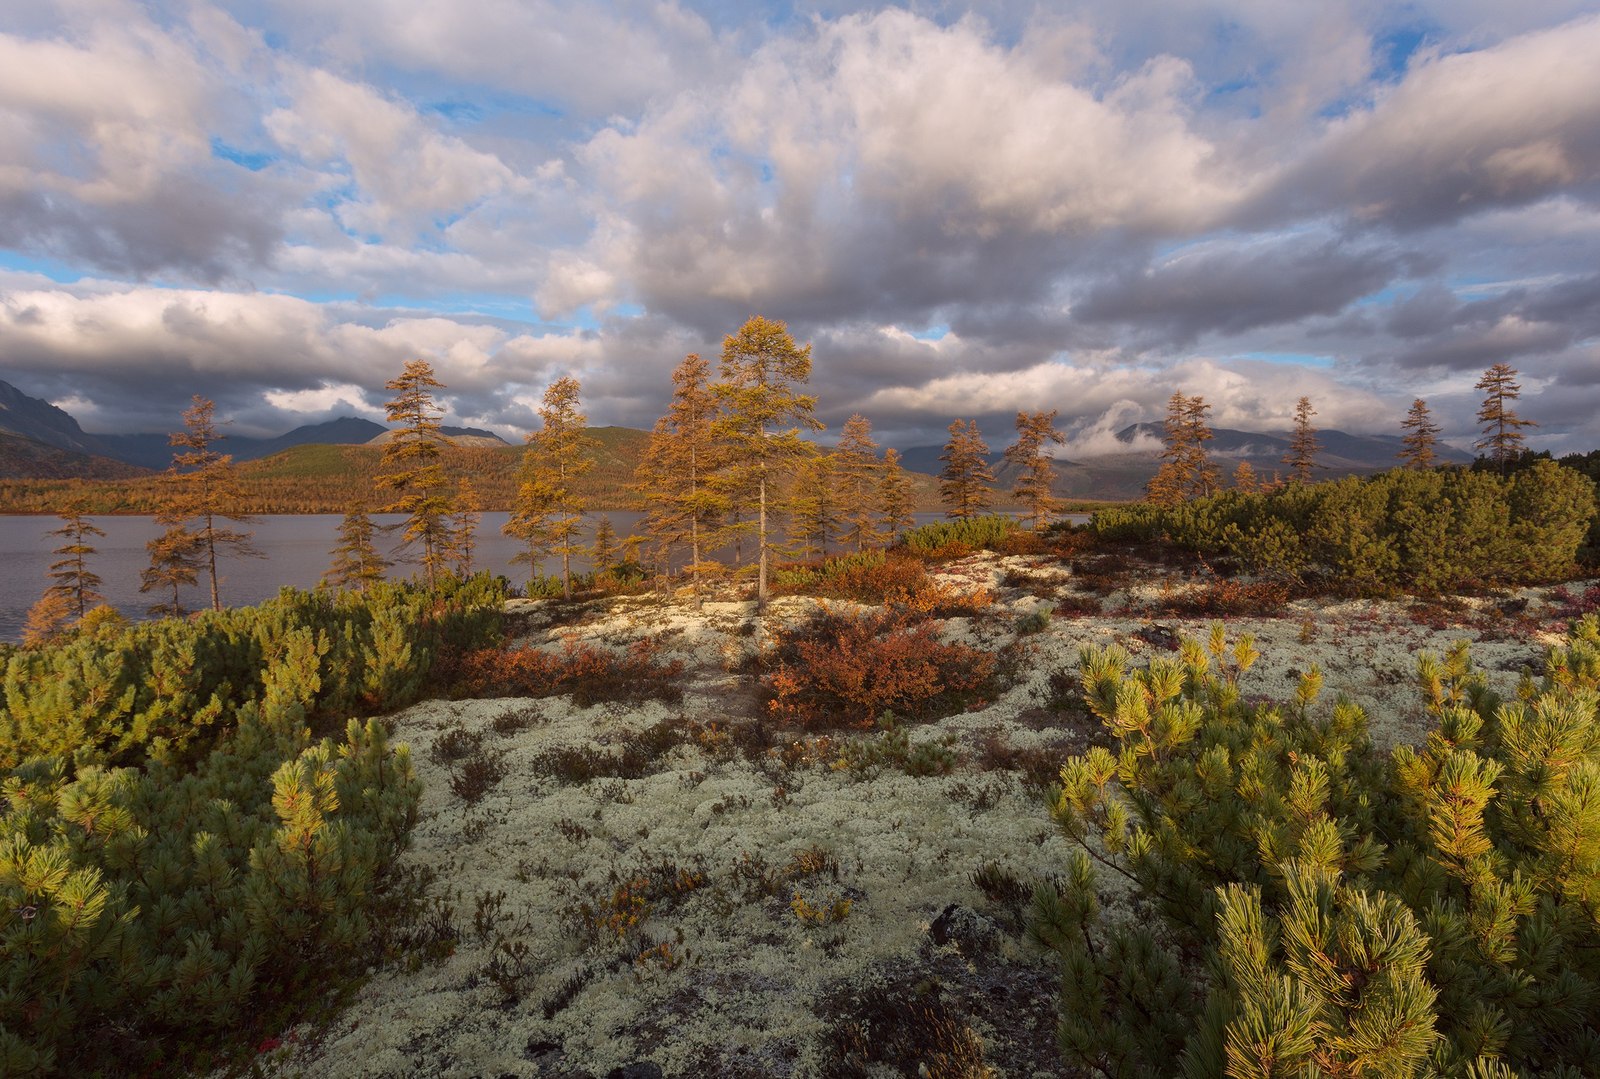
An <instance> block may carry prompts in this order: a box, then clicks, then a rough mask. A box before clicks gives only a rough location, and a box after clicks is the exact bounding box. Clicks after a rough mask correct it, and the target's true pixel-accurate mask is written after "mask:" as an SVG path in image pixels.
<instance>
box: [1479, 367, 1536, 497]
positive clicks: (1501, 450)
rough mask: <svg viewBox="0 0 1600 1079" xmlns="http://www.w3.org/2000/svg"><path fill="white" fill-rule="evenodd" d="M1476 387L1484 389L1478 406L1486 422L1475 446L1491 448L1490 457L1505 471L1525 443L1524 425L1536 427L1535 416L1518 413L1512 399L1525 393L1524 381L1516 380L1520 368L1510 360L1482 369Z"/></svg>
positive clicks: (1482, 421)
mask: <svg viewBox="0 0 1600 1079" xmlns="http://www.w3.org/2000/svg"><path fill="white" fill-rule="evenodd" d="M1477 388H1478V389H1480V390H1482V391H1484V398H1483V405H1482V406H1481V407H1480V408H1479V409H1478V422H1479V423H1481V424H1483V437H1482V438H1480V439H1478V441H1476V442H1474V443H1473V444H1472V445H1473V448H1474V449H1480V450H1488V451H1489V452H1488V457H1489V460H1491V461H1493V462H1494V463H1495V464H1497V465H1498V466H1499V467H1500V474H1501V475H1502V476H1503V475H1505V474H1506V465H1507V464H1509V463H1510V462H1511V461H1513V460H1515V459H1516V457H1517V455H1518V454H1520V453H1521V452H1522V451H1523V449H1524V447H1525V445H1526V439H1525V438H1524V437H1523V435H1522V428H1524V427H1537V426H1539V425H1538V424H1536V423H1534V422H1533V421H1532V420H1525V419H1523V418H1522V417H1520V416H1518V415H1517V413H1516V411H1515V410H1514V409H1512V408H1511V407H1510V402H1512V401H1515V400H1516V399H1517V398H1518V397H1521V396H1522V384H1521V383H1519V382H1518V381H1517V369H1516V368H1515V367H1512V366H1511V365H1510V364H1508V363H1497V364H1495V365H1494V366H1493V367H1491V368H1489V369H1488V370H1487V371H1485V372H1484V373H1483V377H1482V378H1480V379H1479V380H1478V385H1477Z"/></svg>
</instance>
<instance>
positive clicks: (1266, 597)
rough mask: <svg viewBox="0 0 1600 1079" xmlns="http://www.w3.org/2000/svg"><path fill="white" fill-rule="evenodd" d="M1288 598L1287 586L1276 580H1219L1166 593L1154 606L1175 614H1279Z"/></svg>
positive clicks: (1164, 611) (1161, 612) (1189, 615)
mask: <svg viewBox="0 0 1600 1079" xmlns="http://www.w3.org/2000/svg"><path fill="white" fill-rule="evenodd" d="M1288 602H1289V589H1288V586H1286V585H1283V584H1280V583H1279V582H1277V581H1257V582H1255V583H1253V584H1249V583H1245V582H1243V581H1218V582H1217V583H1216V584H1208V585H1205V586H1203V587H1201V588H1197V589H1195V590H1194V591H1192V592H1184V593H1180V594H1177V595H1172V596H1166V597H1163V598H1162V599H1161V600H1159V601H1158V602H1157V603H1156V605H1155V607H1156V610H1157V612H1158V613H1160V614H1165V615H1172V616H1177V617H1190V618H1219V617H1223V616H1227V615H1232V616H1235V617H1238V616H1241V615H1245V616H1248V615H1257V616H1270V615H1276V614H1282V613H1283V608H1284V606H1285V605H1286V604H1287V603H1288Z"/></svg>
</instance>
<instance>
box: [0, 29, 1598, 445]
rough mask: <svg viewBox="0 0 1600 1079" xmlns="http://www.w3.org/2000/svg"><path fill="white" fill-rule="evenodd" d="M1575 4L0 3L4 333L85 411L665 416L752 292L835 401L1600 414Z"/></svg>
mask: <svg viewBox="0 0 1600 1079" xmlns="http://www.w3.org/2000/svg"><path fill="white" fill-rule="evenodd" d="M1596 56H1600V4H1597V3H1596V2H1590V3H1568V2H1562V0H1525V2H1521V3H1517V4H1509V3H1505V2H1504V0H1417V2H1414V3H1388V2H1377V0H1320V2H1318V3H1316V4H1286V3H1282V2H1281V0H1169V2H1166V3H1158V2H1154V0H1104V2H1084V3H1039V4H1033V3H1008V2H1003V0H998V2H995V3H991V4H966V5H962V4H948V3H940V2H928V3H913V4H910V5H907V6H888V5H877V4H854V3H848V2H843V0H840V2H837V3H833V2H813V3H806V2H796V3H776V2H768V3H760V2H747V3H741V2H735V0H705V2H698V3H697V2H692V0H678V2H675V0H637V2H634V0H618V2H614V3H594V2H586V0H460V2H457V3H451V4H445V3H439V2H438V0H339V2H337V3H328V2H327V0H254V2H237V3H234V2H223V3H210V2H206V0H187V2H172V3H166V2H147V3H125V2H121V0H63V2H52V0H38V2H33V3H27V4H21V3H17V4H5V5H0V379H4V380H5V381H8V382H11V383H12V384H14V385H15V386H17V387H18V388H19V389H21V390H23V391H24V392H26V393H29V394H32V395H34V396H38V397H43V398H45V399H47V400H49V401H51V402H53V403H55V404H57V405H59V406H61V407H62V408H65V409H67V410H68V411H69V412H71V413H72V414H73V415H74V416H76V417H77V418H78V420H79V421H80V422H81V423H82V424H83V426H84V427H85V429H87V430H89V431H92V432H131V431H171V430H174V429H175V428H177V427H178V426H179V425H180V414H181V412H182V410H183V408H184V407H186V406H187V404H188V403H189V401H190V398H191V395H193V394H201V395H204V396H206V397H209V398H211V399H213V400H214V401H215V402H216V403H217V413H218V415H219V417H225V418H228V419H230V420H231V421H232V424H233V426H232V428H231V430H233V431H234V432H236V433H241V434H249V435H273V434H278V433H281V432H283V431H286V430H288V429H290V428H292V427H295V426H298V425H300V424H304V423H315V422H320V421H323V420H327V419H330V418H333V417H335V416H341V415H360V416H367V417H369V418H373V419H378V420H382V419H383V407H382V406H383V402H384V401H385V400H386V399H387V398H388V397H389V396H391V394H390V393H389V392H388V391H386V390H385V389H384V383H385V382H386V381H388V380H389V379H392V378H393V377H395V376H396V375H397V374H399V372H400V370H401V368H402V367H403V365H404V363H405V362H406V361H407V360H408V359H411V358H414V357H418V356H421V357H425V358H427V359H428V360H429V361H430V362H431V363H432V364H433V366H434V368H435V370H436V372H437V375H438V377H439V379H440V381H441V382H443V383H445V385H446V387H447V388H446V389H445V390H443V391H442V392H441V394H440V399H441V403H442V404H443V405H444V406H445V407H446V408H447V410H448V417H447V420H446V422H451V423H459V424H464V425H469V426H475V427H483V428H488V429H491V430H494V431H496V432H498V433H500V434H502V435H503V436H505V437H506V438H507V439H509V440H512V441H517V440H520V439H521V438H522V437H523V436H524V435H525V434H526V433H527V431H528V430H529V429H530V428H531V427H534V426H536V425H537V420H536V409H537V407H538V404H539V400H540V396H541V395H542V393H543V392H544V389H545V387H546V386H547V385H548V384H549V383H550V382H552V381H554V380H555V379H557V378H560V377H562V376H564V375H571V376H573V377H575V378H577V379H578V380H579V381H580V383H581V384H582V388H583V389H582V393H583V404H584V407H585V409H586V411H587V413H588V416H589V419H590V422H591V423H594V424H622V425H627V426H633V427H644V428H648V427H649V426H651V425H652V424H653V423H654V421H655V419H656V418H657V417H658V416H659V415H660V414H661V412H662V410H663V407H664V405H665V402H666V399H667V397H668V395H669V392H670V373H671V371H672V368H673V367H674V366H675V365H676V364H677V363H678V362H679V361H680V360H681V359H682V358H683V356H684V355H685V354H686V353H689V352H699V353H701V354H703V355H706V356H707V357H711V358H714V357H716V356H717V355H718V354H719V353H720V349H721V342H722V339H723V338H724V336H726V335H727V334H730V333H732V332H734V331H735V330H737V329H738V327H739V326H740V324H742V323H743V322H744V321H745V319H747V318H748V317H750V316H751V315H756V314H760V315H763V316H766V317H768V318H775V319H781V320H783V321H785V322H787V323H788V325H789V328H790V330H791V332H792V333H793V335H794V336H795V338H796V340H797V341H799V342H801V343H810V344H811V346H812V360H813V369H812V378H811V381H810V386H809V390H810V392H812V393H814V394H815V395H816V396H817V398H818V416H819V418H820V419H822V420H823V421H825V422H826V423H827V424H828V425H829V428H830V431H829V433H828V434H825V435H824V436H822V437H823V438H824V440H826V439H827V438H829V437H831V436H832V435H833V434H836V432H837V431H838V428H839V427H840V425H841V424H842V422H843V421H844V419H845V418H847V417H848V416H849V415H851V414H852V413H856V412H859V413H861V414H862V415H864V416H866V417H867V418H868V419H869V420H871V421H872V424H873V427H874V431H875V433H876V435H877V437H878V438H879V439H880V440H881V441H884V442H886V443H890V444H895V445H899V446H902V447H907V446H913V445H925V444H931V443H939V442H942V441H943V440H944V437H945V428H946V427H947V426H948V425H949V423H950V421H951V420H952V419H955V418H975V419H977V420H978V421H979V422H980V424H981V426H982V428H983V430H984V433H985V434H986V435H987V436H988V437H989V439H990V441H991V443H992V444H994V445H995V446H996V448H998V447H999V446H1002V445H1004V444H1005V443H1006V442H1007V441H1008V438H1009V436H1010V434H1011V430H1012V420H1013V418H1014V417H1015V414H1016V412H1017V411H1018V410H1019V409H1027V410H1036V409H1046V410H1048V409H1056V410H1058V411H1059V414H1060V415H1059V419H1058V425H1059V426H1060V427H1061V428H1062V430H1063V431H1064V432H1066V434H1067V435H1068V438H1069V442H1068V445H1067V447H1066V448H1065V450H1064V451H1063V453H1064V454H1065V455H1066V456H1072V455H1075V454H1079V455H1088V454H1092V453H1094V452H1097V451H1103V450H1106V449H1109V448H1110V447H1111V445H1112V436H1113V435H1114V433H1115V432H1116V431H1117V430H1119V429H1121V428H1122V427H1124V426H1125V425H1127V424H1130V423H1133V422H1137V421H1140V420H1159V419H1160V418H1161V416H1162V415H1163V414H1164V411H1165V405H1166V401H1167V399H1168V398H1169V397H1170V396H1171V395H1172V394H1173V393H1174V392H1182V393H1185V394H1189V395H1193V394H1200V395H1203V396H1204V397H1205V399H1206V400H1207V401H1208V402H1210V403H1211V405H1212V413H1211V419H1212V422H1213V424H1214V425H1215V426H1219V427H1237V428H1245V429H1251V430H1284V429H1287V428H1288V427H1289V425H1290V422H1291V417H1292V415H1293V411H1294V407H1295V403H1296V400H1297V399H1298V398H1299V397H1300V396H1302V395H1305V396H1307V397H1309V398H1310V400H1311V402H1312V404H1313V407H1314V408H1315V409H1316V417H1315V419H1314V421H1313V422H1314V423H1315V424H1316V425H1317V426H1318V427H1322V428H1338V429H1343V430H1346V431H1352V432H1367V433H1379V434H1399V433H1401V428H1400V422H1401V420H1402V419H1403V418H1404V416H1405V414H1406V412H1407V410H1408V409H1409V408H1410V406H1411V403H1412V401H1413V400H1414V399H1416V398H1418V397H1420V398H1423V399H1425V400H1426V401H1427V402H1428V405H1429V407H1430V408H1431V409H1432V411H1433V413H1434V416H1435V418H1436V419H1437V421H1438V422H1439V423H1440V424H1441V426H1442V427H1443V428H1444V435H1445V438H1446V440H1447V441H1450V442H1452V443H1453V444H1455V445H1457V446H1460V447H1463V448H1469V447H1470V446H1471V444H1472V442H1473V440H1474V438H1475V437H1477V435H1478V429H1477V428H1478V425H1477V424H1476V422H1475V420H1474V414H1475V412H1476V410H1477V407H1478V405H1479V403H1480V401H1481V397H1482V394H1481V393H1480V392H1479V391H1477V390H1475V389H1474V384H1475V383H1476V382H1477V381H1478V379H1479V378H1480V377H1481V375H1482V373H1483V371H1484V370H1485V369H1486V368H1487V367H1488V366H1489V365H1491V364H1494V363H1499V362H1505V363H1509V364H1511V365H1512V366H1514V367H1515V368H1517V369H1518V370H1519V371H1520V373H1521V385H1522V397H1521V399H1520V400H1519V401H1518V402H1517V403H1516V407H1517V410H1518V411H1519V412H1520V414H1521V415H1522V416H1523V417H1524V418H1527V419H1531V420H1534V421H1535V422H1537V424H1538V425H1539V426H1538V427H1537V428H1532V429H1530V430H1529V442H1530V444H1531V445H1532V446H1534V447H1535V448H1541V449H1549V450H1552V451H1553V452H1556V453H1558V454H1559V453H1564V452H1570V451H1581V450H1589V449H1592V448H1596V447H1600V63H1597V62H1596V61H1595V59H1594V58H1595V57H1596Z"/></svg>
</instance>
